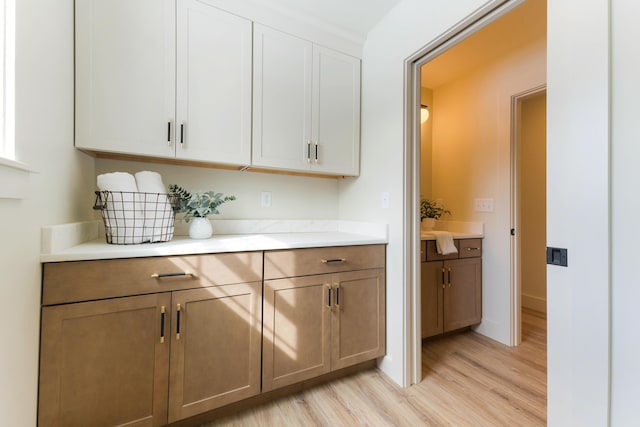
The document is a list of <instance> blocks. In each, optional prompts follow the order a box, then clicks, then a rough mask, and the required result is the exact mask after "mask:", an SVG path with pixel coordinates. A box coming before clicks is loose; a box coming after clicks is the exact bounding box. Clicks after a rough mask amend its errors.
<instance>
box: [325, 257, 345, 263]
mask: <svg viewBox="0 0 640 427" xmlns="http://www.w3.org/2000/svg"><path fill="white" fill-rule="evenodd" d="M321 261H322V263H323V264H336V263H339V262H347V259H346V258H333V259H323V260H321Z"/></svg>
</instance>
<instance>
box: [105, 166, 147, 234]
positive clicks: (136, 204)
mask: <svg viewBox="0 0 640 427" xmlns="http://www.w3.org/2000/svg"><path fill="white" fill-rule="evenodd" d="M97 184H98V189H99V190H100V191H109V192H111V193H110V194H109V197H108V199H107V203H106V206H105V210H104V212H103V214H104V218H105V226H107V227H108V228H109V230H110V232H111V241H112V243H115V244H118V245H123V244H134V243H142V242H143V241H144V240H143V229H144V211H143V206H142V205H141V203H140V201H139V199H138V195H137V192H138V187H137V185H136V180H135V178H134V177H133V175H131V174H129V173H126V172H112V173H106V174H101V175H98V178H97Z"/></svg>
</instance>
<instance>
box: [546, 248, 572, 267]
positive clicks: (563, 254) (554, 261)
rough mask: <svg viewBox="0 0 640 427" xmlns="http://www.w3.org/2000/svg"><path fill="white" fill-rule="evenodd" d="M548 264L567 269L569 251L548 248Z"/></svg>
mask: <svg viewBox="0 0 640 427" xmlns="http://www.w3.org/2000/svg"><path fill="white" fill-rule="evenodd" d="M547 264H549V265H559V266H561V267H567V266H568V265H569V264H568V262H567V249H566V248H550V247H547Z"/></svg>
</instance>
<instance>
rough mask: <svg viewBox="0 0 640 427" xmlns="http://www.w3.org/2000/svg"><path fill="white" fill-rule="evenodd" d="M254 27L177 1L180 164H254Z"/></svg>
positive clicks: (199, 3)
mask: <svg viewBox="0 0 640 427" xmlns="http://www.w3.org/2000/svg"><path fill="white" fill-rule="evenodd" d="M251 25H252V24H251V21H249V20H247V19H244V18H240V17H238V16H236V15H232V14H230V13H227V12H224V11H222V10H220V9H216V8H214V7H211V6H208V5H206V4H204V3H203V2H202V1H197V0H180V1H178V32H177V44H178V50H177V52H178V62H177V82H178V83H177V114H176V132H177V134H176V141H177V148H176V157H177V158H180V159H189V160H206V161H210V162H214V163H230V164H238V165H249V164H250V162H251V61H252V58H251V44H252V34H251Z"/></svg>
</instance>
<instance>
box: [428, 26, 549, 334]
mask: <svg viewBox="0 0 640 427" xmlns="http://www.w3.org/2000/svg"><path fill="white" fill-rule="evenodd" d="M505 36H507V35H505ZM545 82H546V44H545V39H544V38H541V39H538V40H535V41H532V42H531V43H528V44H526V45H523V46H519V47H518V48H517V49H515V50H513V51H511V52H508V53H505V54H504V55H502V56H500V57H498V58H495V60H493V61H491V62H489V63H487V64H485V65H483V66H481V67H480V68H477V69H474V70H470V71H469V72H467V73H466V74H465V75H463V76H462V77H460V78H457V79H455V80H453V81H451V82H449V83H447V84H444V85H442V86H439V87H437V88H435V89H434V108H433V110H434V116H435V117H434V120H433V159H432V162H433V163H432V174H431V179H432V187H431V188H432V195H433V197H434V198H438V199H443V200H444V203H445V205H446V206H447V209H449V210H450V211H451V213H452V214H451V219H452V220H456V221H475V222H482V223H484V230H485V238H484V240H483V242H482V323H481V324H480V326H479V327H478V328H477V330H478V331H479V332H480V333H482V334H485V335H487V336H489V337H491V338H493V339H495V340H497V341H500V342H502V343H504V344H507V345H509V344H510V341H511V323H510V315H511V309H510V304H511V271H510V269H511V261H510V251H511V236H510V228H511V185H510V183H511V97H512V96H514V95H516V94H518V93H522V92H525V91H527V90H530V89H532V88H535V87H539V86H541V85H544V84H545ZM476 198H491V199H493V200H494V212H475V209H474V201H475V199H476Z"/></svg>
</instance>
